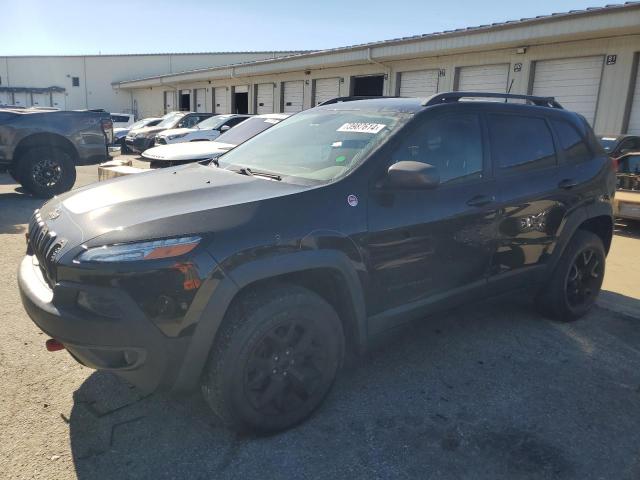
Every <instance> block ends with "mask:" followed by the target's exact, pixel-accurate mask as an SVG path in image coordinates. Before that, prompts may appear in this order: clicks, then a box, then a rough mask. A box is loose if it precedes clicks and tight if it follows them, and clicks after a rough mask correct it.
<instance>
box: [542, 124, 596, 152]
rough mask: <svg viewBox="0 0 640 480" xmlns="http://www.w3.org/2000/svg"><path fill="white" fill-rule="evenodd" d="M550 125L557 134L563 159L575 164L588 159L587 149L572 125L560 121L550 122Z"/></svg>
mask: <svg viewBox="0 0 640 480" xmlns="http://www.w3.org/2000/svg"><path fill="white" fill-rule="evenodd" d="M551 124H552V125H553V128H554V130H555V131H556V133H557V134H558V138H559V140H560V147H562V150H563V151H564V158H565V159H566V160H567V161H568V162H573V163H575V162H582V161H584V160H588V159H589V157H590V156H591V152H590V151H589V147H587V144H586V143H585V142H584V140H583V139H582V137H581V136H580V134H579V133H578V131H577V130H576V129H575V128H573V126H572V125H570V124H569V123H567V122H564V121H562V120H552V121H551Z"/></svg>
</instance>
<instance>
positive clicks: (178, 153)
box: [142, 142, 235, 161]
mask: <svg viewBox="0 0 640 480" xmlns="http://www.w3.org/2000/svg"><path fill="white" fill-rule="evenodd" d="M234 147H235V145H232V144H230V143H222V142H184V143H173V144H171V145H160V146H159V147H153V148H150V149H149V150H146V151H145V152H144V153H143V154H142V156H143V157H144V158H148V159H151V160H168V161H176V160H202V159H206V158H211V157H214V156H217V155H222V154H223V153H225V152H227V151H229V150H231V149H232V148H234Z"/></svg>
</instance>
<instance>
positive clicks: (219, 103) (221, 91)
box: [213, 87, 229, 113]
mask: <svg viewBox="0 0 640 480" xmlns="http://www.w3.org/2000/svg"><path fill="white" fill-rule="evenodd" d="M227 93H228V92H227V87H216V88H214V89H213V101H214V105H213V111H214V113H229V99H228V98H227Z"/></svg>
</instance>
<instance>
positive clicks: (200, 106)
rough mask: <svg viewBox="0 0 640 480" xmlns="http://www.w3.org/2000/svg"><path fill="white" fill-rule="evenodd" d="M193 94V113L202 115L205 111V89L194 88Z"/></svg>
mask: <svg viewBox="0 0 640 480" xmlns="http://www.w3.org/2000/svg"><path fill="white" fill-rule="evenodd" d="M194 92H195V100H194V102H193V104H194V106H195V111H196V112H198V113H204V112H206V111H207V89H206V88H196V89H195V90H194Z"/></svg>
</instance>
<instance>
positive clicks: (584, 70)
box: [532, 55, 603, 125]
mask: <svg viewBox="0 0 640 480" xmlns="http://www.w3.org/2000/svg"><path fill="white" fill-rule="evenodd" d="M602 64H603V57H602V56H600V55H599V56H595V57H582V58H565V59H561V60H544V61H539V62H536V64H535V70H534V78H533V92H532V93H533V94H534V95H540V96H543V97H546V96H549V97H555V98H556V100H558V101H559V102H560V103H561V104H562V106H563V107H564V108H566V109H567V110H572V111H574V112H578V113H580V114H581V115H584V117H585V118H586V119H587V121H588V122H589V123H590V124H591V125H593V122H594V120H595V117H596V104H597V103H598V91H599V90H600V77H601V75H602Z"/></svg>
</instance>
